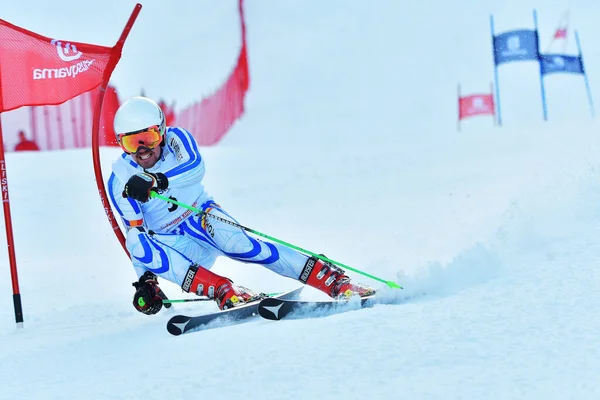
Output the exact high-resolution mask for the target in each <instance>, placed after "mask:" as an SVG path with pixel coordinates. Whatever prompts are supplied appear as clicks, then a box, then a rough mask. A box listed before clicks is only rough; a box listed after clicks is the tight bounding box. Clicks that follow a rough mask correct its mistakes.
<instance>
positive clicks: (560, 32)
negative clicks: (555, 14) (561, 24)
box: [554, 28, 567, 39]
mask: <svg viewBox="0 0 600 400" xmlns="http://www.w3.org/2000/svg"><path fill="white" fill-rule="evenodd" d="M566 37H567V29H566V28H559V29H557V30H556V32H555V33H554V39H566Z"/></svg>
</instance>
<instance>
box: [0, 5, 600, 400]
mask: <svg viewBox="0 0 600 400" xmlns="http://www.w3.org/2000/svg"><path fill="white" fill-rule="evenodd" d="M24 3H27V2H24ZM24 3H23V2H22V3H19V4H20V6H19V7H17V6H16V5H15V4H11V5H10V6H8V7H7V10H6V13H7V14H8V15H3V17H4V18H5V19H7V20H9V21H11V22H14V23H17V24H21V25H25V26H26V27H28V28H30V29H34V30H35V29H36V27H37V28H40V29H41V28H43V30H46V32H41V33H44V34H48V35H50V33H49V32H50V31H52V30H53V29H51V28H50V26H49V21H52V20H54V19H53V18H54V17H55V16H56V18H58V21H63V20H64V19H69V18H70V19H71V20H72V21H73V24H74V25H75V26H79V24H82V25H81V26H80V29H81V30H82V31H80V32H79V34H80V35H81V37H80V38H79V40H82V41H84V40H85V37H84V36H85V35H83V32H87V31H89V34H90V35H91V36H92V38H91V39H89V38H88V39H87V40H90V41H94V40H96V41H102V40H104V41H105V42H107V43H110V42H111V41H114V40H115V39H116V38H115V39H111V38H108V39H105V36H103V35H105V33H106V32H105V29H100V25H95V26H90V25H89V24H87V25H86V24H83V23H82V22H81V21H82V20H85V18H86V16H87V17H89V15H90V13H92V14H93V13H96V12H97V15H98V17H99V18H102V17H103V16H106V15H107V14H106V12H107V11H106V10H104V11H102V10H101V9H100V8H95V7H99V6H98V5H94V4H92V3H90V4H78V3H67V2H65V4H62V3H61V4H62V5H63V7H61V8H60V10H61V11H60V12H59V11H58V9H57V10H54V9H52V10H46V11H47V14H45V25H43V24H42V21H41V20H40V19H38V17H36V15H37V14H36V15H27V13H24V12H23V11H19V10H21V9H22V8H23V4H24ZM29 3H31V7H33V6H34V5H36V6H39V7H42V6H41V5H38V3H37V2H29ZM34 3H35V4H34ZM148 3H149V4H147V5H146V4H144V9H143V11H142V14H141V15H140V25H139V27H135V28H134V30H133V31H132V37H131V40H132V42H130V43H129V44H128V46H127V48H126V49H125V50H124V56H123V59H122V61H121V64H120V65H119V70H118V71H116V72H115V79H118V81H117V82H116V84H117V86H120V85H123V86H124V87H127V86H126V85H130V86H128V87H129V88H130V89H131V94H135V92H136V91H137V90H138V89H139V87H140V86H142V85H144V86H147V94H149V95H154V96H157V97H158V96H167V95H170V94H172V95H173V97H177V98H181V99H184V100H182V102H184V103H185V101H186V99H189V101H192V100H193V99H195V98H196V97H195V96H197V95H198V93H195V94H194V93H192V91H191V89H190V88H191V87H192V86H193V85H192V84H191V83H196V84H198V85H199V86H198V87H200V86H202V85H204V86H205V87H208V86H209V85H213V87H216V86H218V84H219V83H220V81H221V80H220V77H219V76H217V74H216V73H215V74H213V75H211V74H210V73H208V72H206V71H208V70H209V69H212V70H213V71H227V69H228V67H229V65H228V63H229V62H230V61H228V60H229V59H230V58H231V60H233V57H234V55H235V53H236V46H237V44H236V43H237V42H236V38H237V37H238V36H237V35H238V34H239V32H235V29H236V28H235V26H236V25H235V23H236V19H235V17H236V14H235V11H236V4H235V3H236V2H234V1H220V2H197V3H195V2H194V3H192V2H190V3H188V4H186V3H182V5H180V7H188V8H186V9H184V10H181V9H177V8H174V6H172V5H171V6H166V5H163V6H161V7H159V3H158V2H148ZM475 3H476V4H475ZM492 3H495V4H492ZM40 4H41V3H40ZM105 4H108V6H107V7H112V8H111V9H110V10H111V13H112V14H114V15H117V14H118V15H121V14H123V15H124V14H127V13H128V12H129V11H130V10H129V8H127V7H125V6H124V5H123V4H124V3H122V2H112V3H111V2H107V3H105ZM131 5H132V6H133V3H132V4H131ZM532 6H533V4H529V2H527V1H521V2H516V1H506V2H502V3H501V4H499V3H497V2H491V1H479V2H468V1H466V0H464V1H460V2H458V1H457V2H451V3H448V4H437V2H418V3H411V4H410V7H408V6H407V5H406V4H402V2H392V1H388V2H381V3H377V4H373V2H366V1H365V2H358V1H345V2H341V1H340V2H331V3H327V6H324V5H323V3H322V2H317V1H311V2H293V1H291V2H285V3H277V4H275V3H274V2H266V1H263V2H260V1H259V2H248V4H247V5H246V12H247V18H248V21H247V23H248V35H249V46H250V54H249V57H250V65H251V69H252V71H251V74H252V85H251V91H250V93H249V96H248V103H247V110H246V111H247V113H246V115H245V116H244V118H243V119H242V121H240V122H239V123H238V124H236V126H235V127H234V129H233V131H232V132H231V133H230V135H229V136H228V137H227V138H226V139H225V141H224V142H223V145H222V146H219V147H214V148H205V149H203V156H204V157H205V161H206V164H207V174H206V180H205V184H206V186H207V189H208V190H209V192H210V193H211V194H212V195H213V196H214V197H215V199H216V201H217V202H219V203H220V204H221V205H222V206H223V207H225V208H226V209H227V210H228V211H229V212H230V213H231V214H232V215H234V216H235V217H236V218H237V219H238V220H239V221H240V222H241V223H242V224H244V225H246V226H249V227H251V228H253V229H256V230H258V231H261V232H264V233H267V234H269V235H272V236H275V237H277V238H280V239H282V240H285V241H288V242H292V243H294V244H296V245H298V246H301V247H304V248H307V249H310V250H312V251H315V252H320V253H321V252H322V253H325V254H327V256H328V257H330V258H333V259H335V260H338V261H340V262H343V263H345V264H348V265H350V266H352V267H354V268H358V269H360V270H363V271H366V272H368V273H370V274H373V275H375V276H379V277H381V278H384V279H386V280H388V279H389V280H394V281H397V282H398V283H400V284H401V285H402V286H403V287H404V290H391V289H386V288H385V287H382V285H381V284H380V283H378V282H375V281H372V280H370V279H369V278H366V277H361V276H360V275H358V274H352V276H353V277H354V278H356V279H359V280H362V281H364V282H367V283H370V284H373V285H374V286H375V287H377V288H380V289H381V292H380V293H381V299H382V303H385V304H379V305H376V306H375V307H373V308H370V309H366V310H357V311H351V312H348V313H344V314H337V315H332V316H327V317H319V318H304V319H295V320H289V321H280V322H270V321H264V320H259V319H256V320H253V321H251V322H248V323H246V324H244V325H237V326H228V327H227V326H225V327H220V328H216V329H212V330H207V331H202V332H196V333H192V334H190V335H184V336H181V337H173V336H170V335H169V334H168V333H167V332H166V329H165V323H166V321H167V320H168V319H169V318H170V317H171V316H172V315H174V314H175V313H203V312H209V311H212V310H214V309H215V306H214V304H212V303H190V304H188V305H176V306H174V307H173V308H172V309H171V310H169V311H166V312H161V313H160V314H158V315H156V316H153V317H148V316H145V315H141V314H139V313H137V312H136V311H135V310H134V309H133V307H132V305H131V300H132V295H133V288H132V287H131V282H133V281H134V280H135V274H134V271H133V269H132V268H131V266H130V263H129V260H128V259H127V257H126V255H125V253H124V252H123V251H122V249H121V248H120V245H119V243H118V242H117V240H116V238H115V235H114V234H113V232H112V230H111V228H110V226H109V224H108V222H107V220H106V217H105V215H104V210H103V209H102V207H101V204H100V201H99V198H98V195H97V190H96V183H95V181H94V174H93V168H92V164H91V154H90V152H89V151H85V150H77V151H65V152H60V153H59V152H49V153H39V154H35V153H22V154H18V153H10V154H8V155H7V176H8V182H9V188H10V200H11V201H10V205H11V211H12V217H13V228H14V235H15V249H16V254H17V262H18V267H19V280H20V284H21V285H20V286H21V293H22V297H23V308H24V316H25V328H24V329H16V327H15V324H14V317H13V312H12V296H11V282H10V274H9V267H8V265H9V264H8V257H7V253H6V252H2V253H0V264H1V265H3V266H4V268H3V269H4V271H0V294H3V295H1V296H0V343H1V345H0V387H1V388H2V390H1V396H0V397H2V398H9V399H10V398H20V399H41V398H43V399H66V398H73V399H77V398H85V399H144V400H147V399H165V398H182V399H183V398H211V397H231V398H249V399H258V398H266V397H268V398H276V399H279V398H281V399H306V398H323V399H340V398H344V399H362V398H373V399H385V398H409V399H481V398H486V399H507V398H510V399H538V398H543V399H565V398H572V399H596V398H598V397H599V396H600V379H599V378H600V376H599V373H598V371H600V344H599V341H598V337H599V336H600V322H599V321H598V318H597V315H596V314H597V312H596V310H597V305H598V304H599V303H600V294H599V291H598V286H599V285H600V278H599V275H598V264H599V263H600V245H599V244H598V238H599V237H600V228H599V227H600V186H599V182H600V176H599V175H600V169H599V168H600V143H599V140H598V137H599V136H598V132H600V126H599V125H598V123H597V122H595V121H594V120H593V119H592V118H590V116H589V112H588V109H587V103H586V99H585V90H584V86H583V82H582V79H581V77H576V76H553V77H552V78H548V79H547V81H548V85H549V87H548V91H549V92H550V90H553V92H552V95H551V96H549V106H550V109H549V111H550V113H549V115H550V121H548V122H546V123H542V122H541V121H540V119H541V107H540V103H539V80H538V77H537V75H536V73H535V67H534V66H532V65H530V64H527V63H522V64H514V65H507V66H503V67H502V68H503V69H502V70H501V74H500V79H501V80H502V81H501V84H502V85H503V91H504V92H503V93H505V95H504V96H503V99H502V100H503V106H504V107H503V112H504V113H505V115H504V117H505V126H504V127H502V128H498V127H492V125H491V121H490V120H489V119H486V118H480V119H473V120H471V121H468V122H466V123H465V125H464V126H463V131H462V132H461V133H457V132H456V127H455V124H456V123H455V117H456V115H455V112H456V109H455V100H456V99H455V97H453V96H455V92H454V90H455V88H456V83H457V81H459V80H460V81H462V82H463V83H464V84H465V86H466V87H469V88H470V89H465V90H467V91H468V90H473V91H479V90H485V88H487V85H488V82H489V80H490V78H491V74H492V69H491V56H490V52H491V50H490V48H489V26H488V25H487V24H488V16H489V13H490V12H494V13H495V15H496V17H497V30H502V29H512V28H514V27H521V26H525V27H529V26H531V25H530V24H531V22H530V15H531V7H532ZM538 7H539V8H538V12H539V13H540V18H541V21H540V29H543V35H542V37H549V36H550V35H551V33H552V30H553V28H554V26H553V25H554V21H557V20H558V19H559V17H560V13H561V12H562V11H563V10H562V9H559V8H556V7H550V8H543V9H542V8H541V5H538ZM25 8H26V7H25ZM598 9H599V6H598V5H597V4H596V2H591V1H589V2H588V1H579V2H573V3H572V9H571V15H572V18H573V22H572V23H573V25H575V26H576V27H577V28H578V29H579V31H580V35H581V36H582V41H583V45H584V55H587V56H586V66H588V69H589V74H590V81H591V83H592V85H594V83H600V75H599V70H598V68H600V66H598V61H600V60H599V57H598V52H597V49H594V43H593V42H592V38H593V37H595V36H597V35H598V33H600V32H598V30H599V29H600V28H598V27H597V24H594V23H593V22H594V21H593V20H594V18H593V15H594V13H596V14H597V13H598ZM465 10H468V11H469V12H466V11H465ZM86 11H87V12H86ZM3 12H4V10H3ZM60 13H64V15H62V14H61V15H59V14H60ZM11 16H12V18H11ZM208 17H210V18H211V19H210V24H207V25H203V24H201V23H192V22H193V20H194V18H197V19H198V20H200V19H202V20H205V19H206V18H208ZM113 19H114V20H118V18H113ZM113 19H108V18H107V19H106V21H107V26H109V27H112V26H120V25H122V24H121V22H123V23H124V20H125V19H126V18H125V17H123V18H122V19H123V21H117V22H118V23H117V22H115V21H113ZM429 23H431V24H432V25H428V24H429ZM152 26H154V28H156V29H154V30H153V29H150V28H151V27H152ZM165 26H167V27H168V28H164V27H165ZM102 27H104V25H102ZM227 27H232V29H231V32H230V31H229V30H227V31H225V28H227ZM142 28H147V29H142ZM209 28H210V29H212V30H214V31H218V32H217V33H215V35H214V36H213V35H211V34H209V32H210V31H209ZM56 29H57V30H59V31H60V30H62V32H59V34H54V35H53V36H61V37H62V36H64V37H70V36H69V33H72V31H70V32H69V27H68V25H66V24H58V25H57V26H56ZM71 29H72V27H71ZM107 29H108V28H107ZM115 29H117V30H118V29H119V28H115ZM222 30H223V31H222ZM223 32H227V33H226V34H224V33H223ZM544 35H545V36H544ZM115 36H116V35H115ZM586 38H587V39H586ZM546 44H547V43H546ZM546 44H544V45H543V46H542V47H545V45H546ZM169 45H173V46H172V47H171V48H170V49H171V51H172V52H173V54H175V59H177V60H181V62H180V63H175V62H170V63H169V64H168V68H166V67H165V66H164V65H163V67H162V68H159V67H157V66H154V65H152V63H149V62H148V60H150V59H152V57H153V56H155V55H156V54H157V53H158V54H161V55H163V54H165V49H169ZM192 45H193V46H197V47H196V48H197V49H203V50H202V51H200V50H199V51H198V52H196V51H192V50H190V46H192ZM586 48H587V50H586ZM161 49H162V51H161ZM206 49H212V52H214V53H215V54H214V56H213V55H212V53H211V52H210V51H209V50H206ZM202 52H206V53H207V54H205V55H203V56H200V53H202ZM228 56H229V58H228ZM160 58H161V57H158V59H160ZM231 62H232V61H231ZM141 65H143V66H144V68H142V67H140V66H141ZM193 69H196V74H197V75H198V76H197V75H194V76H196V78H192V77H191V76H192V75H191V72H190V71H191V70H193ZM204 72H206V75H205V76H206V77H205V78H202V74H203V73H204ZM224 75H226V73H224ZM194 79H196V80H194ZM550 85H553V86H552V88H550ZM592 87H593V88H594V86H592ZM179 96H181V97H179ZM3 117H4V116H3ZM118 155H119V152H118V151H117V150H115V149H103V150H102V163H103V169H104V174H105V179H107V178H108V174H109V170H110V164H111V162H112V160H113V159H114V158H116V157H117V156H118ZM4 240H5V239H4ZM214 270H215V272H218V273H222V274H226V275H228V276H230V277H231V278H232V279H233V280H234V281H235V282H236V283H240V284H244V285H246V286H249V287H251V288H253V289H255V290H257V291H265V292H275V291H281V290H286V289H290V288H293V287H296V285H298V283H297V282H295V281H292V280H290V279H286V278H283V277H280V276H277V275H275V274H273V273H271V272H269V271H267V270H266V269H262V268H260V267H259V266H255V265H244V264H239V263H236V262H233V261H230V260H227V259H225V258H221V259H219V260H218V261H217V264H216V266H215V268H214ZM163 288H164V289H165V291H166V292H167V294H168V295H169V296H170V297H171V298H181V297H184V295H183V294H182V293H181V290H180V289H179V288H177V287H175V286H174V285H171V284H169V283H167V282H165V283H164V284H163ZM407 295H418V296H416V297H415V298H414V299H413V300H410V301H403V300H402V299H403V298H404V297H405V296H407ZM302 296H303V297H304V298H307V299H322V298H323V296H322V295H321V294H320V293H318V292H316V291H315V290H313V289H311V288H306V289H305V290H304V292H303V295H302Z"/></svg>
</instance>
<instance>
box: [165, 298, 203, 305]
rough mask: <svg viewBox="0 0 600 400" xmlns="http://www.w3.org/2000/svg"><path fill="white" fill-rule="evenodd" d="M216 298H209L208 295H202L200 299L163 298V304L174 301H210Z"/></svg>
mask: <svg viewBox="0 0 600 400" xmlns="http://www.w3.org/2000/svg"><path fill="white" fill-rule="evenodd" d="M209 300H214V299H209V298H208V297H202V298H198V299H176V300H163V301H162V302H163V304H173V303H189V302H192V301H209Z"/></svg>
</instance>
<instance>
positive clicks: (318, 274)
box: [298, 257, 375, 299]
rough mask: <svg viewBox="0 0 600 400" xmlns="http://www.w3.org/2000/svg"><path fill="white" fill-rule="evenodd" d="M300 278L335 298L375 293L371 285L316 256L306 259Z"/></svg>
mask: <svg viewBox="0 0 600 400" xmlns="http://www.w3.org/2000/svg"><path fill="white" fill-rule="evenodd" d="M298 279H299V280H300V281H301V282H303V283H305V284H307V285H309V286H312V287H314V288H316V289H319V290H320V291H322V292H324V293H325V294H327V295H328V296H330V297H332V298H334V299H347V298H350V297H352V296H360V297H365V296H370V295H372V294H375V290H374V289H372V288H370V287H369V286H367V285H364V284H362V283H358V282H353V281H352V280H351V279H350V278H348V276H347V275H346V273H345V272H344V270H343V269H341V268H339V267H337V266H335V265H333V264H331V263H330V262H326V261H323V260H320V259H318V258H316V257H310V258H309V259H308V260H306V264H304V269H303V270H302V273H301V274H300V278H298Z"/></svg>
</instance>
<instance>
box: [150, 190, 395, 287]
mask: <svg viewBox="0 0 600 400" xmlns="http://www.w3.org/2000/svg"><path fill="white" fill-rule="evenodd" d="M150 197H152V198H157V199H160V200H163V201H166V202H168V203H172V204H176V205H178V206H180V207H183V208H185V209H188V210H190V211H194V212H195V213H197V214H202V215H206V216H208V217H211V218H214V219H216V220H218V221H221V222H224V223H226V224H229V225H232V226H235V227H236V228H240V229H242V230H244V231H246V232H250V233H252V234H253V235H256V236H260V237H262V238H265V239H268V240H270V241H272V242H275V243H279V244H281V245H283V246H287V247H289V248H291V249H294V250H297V251H300V252H302V253H304V254H308V255H310V256H313V257H316V258H318V259H321V260H323V261H328V262H330V263H332V264H335V265H337V266H339V267H342V268H344V269H347V270H349V271H352V272H356V273H357V274H360V275H364V276H366V277H368V278H371V279H373V280H375V281H378V282H382V283H385V284H386V285H387V286H389V287H391V288H395V289H403V288H402V286H400V285H398V284H397V283H396V282H394V281H388V280H385V279H382V278H379V277H376V276H374V275H371V274H369V273H367V272H364V271H361V270H359V269H356V268H352V267H350V266H348V265H346V264H343V263H341V262H339V261H335V260H332V259H331V258H328V257H325V256H322V255H319V254H317V253H314V252H312V251H310V250H306V249H303V248H302V247H299V246H296V245H293V244H291V243H288V242H285V241H283V240H281V239H277V238H275V237H273V236H269V235H267V234H265V233H262V232H259V231H256V230H254V229H251V228H248V227H246V226H243V225H240V224H238V223H237V222H233V221H230V220H228V219H226V218H222V217H219V216H218V215H213V214H210V213H207V212H204V211H202V210H199V209H197V208H195V207H192V206H189V205H187V204H184V203H181V202H180V201H177V200H174V199H171V198H168V197H165V196H161V195H160V194H158V193H156V192H150Z"/></svg>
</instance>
